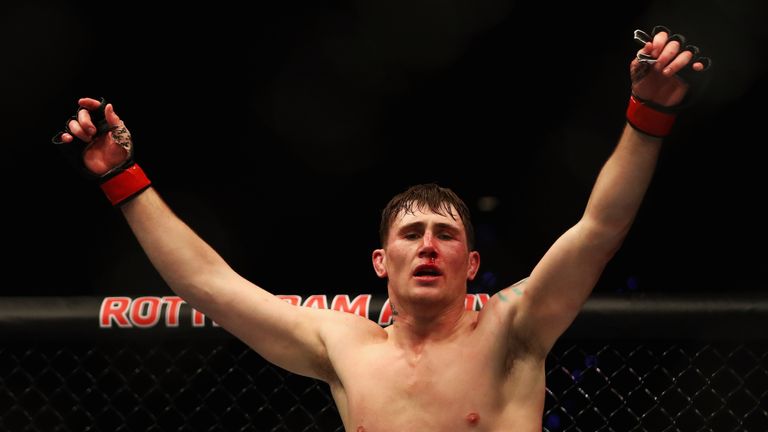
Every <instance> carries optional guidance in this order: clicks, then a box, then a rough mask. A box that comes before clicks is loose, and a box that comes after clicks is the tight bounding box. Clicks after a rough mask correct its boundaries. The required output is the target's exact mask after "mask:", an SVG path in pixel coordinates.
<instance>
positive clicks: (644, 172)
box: [583, 125, 661, 241]
mask: <svg viewBox="0 0 768 432" xmlns="http://www.w3.org/2000/svg"><path fill="white" fill-rule="evenodd" d="M660 150H661V139H658V138H653V137H650V136H648V135H645V134H642V133H640V132H638V131H636V130H635V129H633V128H632V127H631V126H629V125H627V126H626V127H625V128H624V132H623V134H622V136H621V139H620V140H619V143H618V144H617V146H616V149H615V150H614V151H613V154H612V155H611V157H610V158H609V159H608V161H607V162H606V163H605V165H604V166H603V168H602V170H601V171H600V175H599V176H598V178H597V181H596V182H595V186H594V187H593V189H592V194H591V195H590V197H589V202H588V203H587V207H586V210H585V212H584V218H583V220H584V221H587V222H589V223H590V225H591V226H593V227H596V228H597V229H599V230H600V231H601V232H606V233H608V234H610V235H612V236H617V237H619V241H620V240H621V239H623V237H624V235H626V232H627V231H628V230H629V227H630V226H631V224H632V222H633V221H634V218H635V215H636V214H637V211H638V209H639V208H640V204H641V203H642V200H643V197H644V196H645V193H646V191H647V189H648V185H649V184H650V183H651V178H652V177H653V172H654V170H655V168H656V162H657V160H658V157H659V152H660Z"/></svg>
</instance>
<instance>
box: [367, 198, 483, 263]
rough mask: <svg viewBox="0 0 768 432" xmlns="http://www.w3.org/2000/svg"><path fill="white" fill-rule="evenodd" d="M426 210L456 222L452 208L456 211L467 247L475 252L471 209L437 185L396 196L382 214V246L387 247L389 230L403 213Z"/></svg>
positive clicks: (380, 235) (380, 236) (380, 229)
mask: <svg viewBox="0 0 768 432" xmlns="http://www.w3.org/2000/svg"><path fill="white" fill-rule="evenodd" d="M425 208H428V209H429V210H431V211H432V212H434V213H437V214H439V215H442V216H450V217H452V218H453V220H456V215H455V214H454V213H452V211H451V210H452V209H451V208H454V209H456V212H458V216H459V218H460V219H461V222H462V223H463V224H464V231H465V232H466V236H467V246H468V248H469V250H470V251H471V250H474V247H475V229H474V228H473V226H472V220H471V219H470V217H469V208H468V207H467V205H466V204H464V201H463V200H462V199H461V198H459V196H458V195H456V193H454V192H453V191H452V190H450V189H448V188H444V187H440V186H438V185H437V184H436V183H426V184H420V185H416V186H411V187H409V188H408V189H407V190H406V191H405V192H402V193H400V194H398V195H396V196H395V197H394V198H392V199H391V200H390V201H389V203H388V204H387V206H386V207H384V210H382V212H381V225H380V226H379V238H380V240H381V244H382V246H383V245H386V243H387V237H388V236H389V228H390V227H391V226H392V222H393V221H394V220H395V218H396V217H397V215H398V214H399V213H400V212H401V211H404V212H405V213H413V212H414V211H416V210H423V209H425Z"/></svg>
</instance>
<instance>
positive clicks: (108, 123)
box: [53, 98, 151, 205]
mask: <svg viewBox="0 0 768 432" xmlns="http://www.w3.org/2000/svg"><path fill="white" fill-rule="evenodd" d="M78 105H79V106H80V108H79V109H78V111H77V114H76V115H75V116H73V117H72V118H71V119H70V120H69V121H68V122H67V127H66V130H65V131H64V132H60V133H58V134H56V136H55V137H54V138H53V143H54V144H56V145H57V146H58V147H59V149H60V150H61V151H62V153H64V155H65V156H67V158H68V159H69V160H70V162H71V163H72V164H73V165H75V166H76V167H77V168H78V169H79V170H80V171H82V172H83V174H85V175H86V176H87V177H89V178H92V179H98V181H99V183H100V185H101V189H102V190H103V191H104V193H105V194H106V195H107V198H109V200H110V202H112V204H113V205H119V204H122V203H124V202H125V201H127V200H129V199H130V198H133V197H134V196H136V195H138V194H139V193H141V192H143V191H144V190H146V189H147V188H148V187H149V186H150V185H151V182H150V181H149V179H147V177H146V175H144V172H143V171H142V170H141V168H139V166H138V165H136V163H135V162H134V161H133V143H132V141H131V134H130V132H128V129H127V128H126V127H125V124H123V122H122V121H121V120H120V117H118V116H117V114H115V109H114V107H113V106H112V104H108V103H106V102H105V101H104V100H101V101H98V100H96V99H91V98H82V99H80V100H78Z"/></svg>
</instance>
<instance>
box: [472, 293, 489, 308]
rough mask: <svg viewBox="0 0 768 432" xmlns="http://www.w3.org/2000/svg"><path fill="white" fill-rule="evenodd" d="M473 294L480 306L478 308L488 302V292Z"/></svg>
mask: <svg viewBox="0 0 768 432" xmlns="http://www.w3.org/2000/svg"><path fill="white" fill-rule="evenodd" d="M475 296H476V297H477V303H478V306H480V309H482V308H483V306H485V304H486V303H488V299H489V298H491V296H490V295H488V294H475Z"/></svg>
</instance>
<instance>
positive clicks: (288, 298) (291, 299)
mask: <svg viewBox="0 0 768 432" xmlns="http://www.w3.org/2000/svg"><path fill="white" fill-rule="evenodd" d="M276 297H277V298H279V299H280V300H283V301H285V302H288V303H290V304H292V305H294V306H298V305H300V304H301V296H297V295H282V294H280V295H277V296H276Z"/></svg>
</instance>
